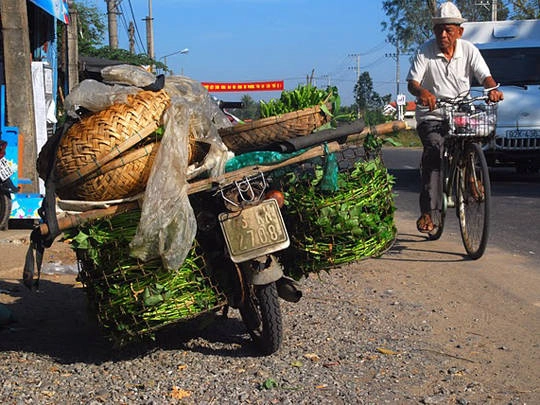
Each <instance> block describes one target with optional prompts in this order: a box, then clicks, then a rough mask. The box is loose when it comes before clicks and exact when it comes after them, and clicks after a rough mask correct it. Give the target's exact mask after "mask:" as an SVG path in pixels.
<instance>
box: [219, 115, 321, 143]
mask: <svg viewBox="0 0 540 405" xmlns="http://www.w3.org/2000/svg"><path fill="white" fill-rule="evenodd" d="M327 107H328V108H329V109H330V108H331V104H327ZM330 119H331V117H330V116H328V115H327V114H326V113H325V112H324V111H323V110H322V109H321V107H320V106H314V107H309V108H304V109H303V110H298V111H293V112H290V113H286V114H282V115H276V116H274V117H268V118H262V119H260V120H256V121H252V122H247V123H245V124H238V125H235V126H232V127H227V128H221V129H220V130H219V134H220V136H221V138H222V140H223V142H224V143H225V145H227V147H228V148H229V149H230V150H231V151H233V152H235V153H244V152H251V151H254V150H260V149H263V148H265V147H266V146H268V145H271V144H273V143H276V142H280V141H286V140H288V139H291V138H295V137H297V136H303V135H308V134H310V133H312V132H313V130H315V129H317V128H319V127H320V126H321V125H324V124H325V123H327V122H328V121H330Z"/></svg>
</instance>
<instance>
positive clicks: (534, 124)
mask: <svg viewBox="0 0 540 405" xmlns="http://www.w3.org/2000/svg"><path fill="white" fill-rule="evenodd" d="M462 26H463V28H464V33H463V39H466V40H468V41H470V42H472V43H474V44H475V45H476V46H477V47H478V48H479V49H480V52H481V53H482V55H483V56H484V59H485V60H486V62H487V64H488V66H489V67H490V69H491V73H492V75H493V78H494V79H495V80H496V81H497V82H498V83H500V84H501V90H502V91H503V92H504V100H503V101H502V102H501V103H500V104H499V107H498V118H497V129H496V133H495V138H494V139H493V140H492V141H491V143H490V144H489V145H488V146H487V147H486V149H485V154H486V158H487V160H488V164H489V165H490V166H496V165H504V166H509V165H514V166H515V167H516V169H517V170H518V172H527V171H532V172H537V171H538V169H539V168H540V20H512V21H487V22H467V23H464V24H462Z"/></svg>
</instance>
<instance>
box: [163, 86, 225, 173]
mask: <svg viewBox="0 0 540 405" xmlns="http://www.w3.org/2000/svg"><path fill="white" fill-rule="evenodd" d="M165 91H166V92H167V93H168V94H169V95H170V96H171V98H172V99H173V103H185V104H186V105H188V106H189V108H190V114H189V131H190V139H194V140H197V141H200V142H205V143H208V144H209V145H210V150H209V151H208V153H207V155H206V156H205V158H204V160H203V161H202V162H197V163H195V164H192V165H190V166H189V167H188V168H187V170H186V176H187V179H188V180H191V179H193V178H195V177H198V176H201V175H209V176H211V177H213V176H219V175H220V174H222V173H223V172H224V170H225V163H226V162H227V160H228V159H229V158H231V157H232V154H231V153H230V152H229V151H228V149H227V147H226V146H225V144H224V143H223V141H222V140H221V137H220V136H219V133H218V129H219V128H224V127H228V126H231V125H232V124H231V122H230V121H229V119H228V118H227V116H226V115H225V114H224V113H223V111H221V109H220V108H219V107H218V105H217V104H216V103H215V102H214V101H213V100H212V98H211V97H210V95H209V94H208V91H207V90H206V89H205V88H204V86H203V85H202V84H201V83H199V82H197V81H195V80H192V79H190V78H188V77H185V76H167V78H166V80H165Z"/></svg>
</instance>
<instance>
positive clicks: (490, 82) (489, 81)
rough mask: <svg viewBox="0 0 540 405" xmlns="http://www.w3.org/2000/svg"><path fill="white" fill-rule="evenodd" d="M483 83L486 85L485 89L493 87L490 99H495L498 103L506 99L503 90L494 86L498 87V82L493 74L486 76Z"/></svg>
mask: <svg viewBox="0 0 540 405" xmlns="http://www.w3.org/2000/svg"><path fill="white" fill-rule="evenodd" d="M482 85H483V86H484V89H492V90H490V91H489V93H488V97H489V100H490V101H493V102H494V103H496V102H498V101H501V100H503V99H504V95H503V92H502V91H500V90H499V89H496V88H494V87H497V86H498V84H497V82H496V81H495V79H493V77H492V76H488V77H486V78H485V79H484V83H482Z"/></svg>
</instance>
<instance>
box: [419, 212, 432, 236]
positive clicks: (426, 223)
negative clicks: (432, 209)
mask: <svg viewBox="0 0 540 405" xmlns="http://www.w3.org/2000/svg"><path fill="white" fill-rule="evenodd" d="M416 229H418V232H422V233H430V232H433V229H435V225H433V221H432V220H431V215H429V214H422V215H421V216H420V218H418V220H417V221H416Z"/></svg>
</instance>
